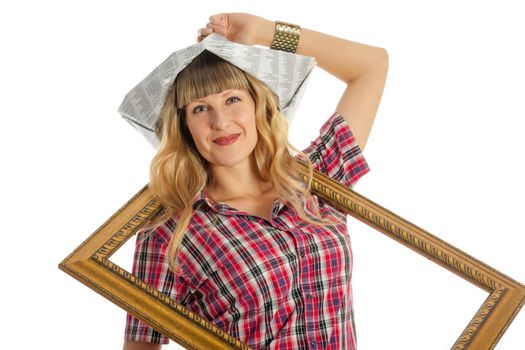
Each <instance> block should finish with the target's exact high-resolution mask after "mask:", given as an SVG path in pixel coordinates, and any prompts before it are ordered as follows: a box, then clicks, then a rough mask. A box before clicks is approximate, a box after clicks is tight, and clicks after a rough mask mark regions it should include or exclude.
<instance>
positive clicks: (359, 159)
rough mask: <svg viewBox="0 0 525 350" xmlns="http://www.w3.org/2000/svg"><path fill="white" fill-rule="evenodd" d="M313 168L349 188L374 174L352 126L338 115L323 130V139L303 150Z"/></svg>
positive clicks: (333, 116) (318, 138)
mask: <svg viewBox="0 0 525 350" xmlns="http://www.w3.org/2000/svg"><path fill="white" fill-rule="evenodd" d="M303 153H304V154H305V155H306V156H307V157H309V158H310V160H311V162H312V165H313V168H314V169H316V170H318V171H320V172H321V173H323V174H325V175H328V176H329V177H330V178H332V179H334V180H336V181H338V182H340V183H341V184H343V185H345V186H347V187H353V186H354V185H355V183H356V182H357V180H359V179H360V178H361V176H363V175H364V174H366V173H367V172H368V171H370V169H369V167H368V164H367V162H366V160H365V158H364V156H363V154H362V153H361V148H360V147H359V145H358V144H357V141H356V140H355V137H354V135H353V134H352V131H351V130H350V126H349V125H348V123H347V122H346V120H345V119H344V118H343V117H342V116H341V115H340V114H338V113H334V114H333V115H332V116H331V117H330V118H329V119H328V120H327V121H326V122H325V123H324V124H323V126H322V127H321V129H320V132H319V136H318V137H317V138H316V139H315V140H314V141H313V142H312V143H311V144H310V146H308V147H307V148H306V149H304V150H303Z"/></svg>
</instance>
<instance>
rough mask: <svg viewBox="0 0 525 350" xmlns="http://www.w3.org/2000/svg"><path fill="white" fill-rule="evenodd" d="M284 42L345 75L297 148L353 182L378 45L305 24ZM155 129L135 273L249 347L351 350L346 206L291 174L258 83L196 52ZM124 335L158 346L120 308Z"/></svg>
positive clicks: (379, 78)
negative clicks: (328, 108)
mask: <svg viewBox="0 0 525 350" xmlns="http://www.w3.org/2000/svg"><path fill="white" fill-rule="evenodd" d="M275 28H276V27H275V24H274V23H273V22H271V21H268V20H266V19H263V18H260V17H257V16H253V15H249V14H242V13H229V14H219V15H215V16H211V17H210V21H209V23H208V24H207V25H206V27H205V28H202V29H200V30H199V37H198V40H202V39H204V38H205V37H206V36H208V35H210V34H211V33H217V34H220V35H223V36H225V37H226V38H227V39H229V40H231V41H235V42H238V43H243V44H249V45H255V44H257V45H263V46H268V47H269V46H270V45H272V44H273V45H275V43H276V37H277V34H278V33H276V32H274V31H275V30H276V29H275ZM274 34H275V36H274ZM294 49H296V52H297V53H298V54H302V55H307V56H313V57H315V58H316V59H317V61H318V64H319V66H320V67H321V68H323V69H324V70H326V71H327V72H329V73H330V74H332V75H333V76H335V77H337V78H339V79H341V80H342V81H344V82H346V84H347V88H346V90H345V91H344V93H343V95H342V96H341V99H340V101H339V103H338V105H337V107H336V112H335V113H334V114H333V115H332V116H331V117H330V118H329V119H328V120H327V121H326V122H325V124H324V125H323V127H322V128H321V132H320V135H319V137H318V138H317V139H316V140H315V141H314V142H312V144H311V145H310V146H309V147H308V148H307V149H306V150H304V151H303V153H299V155H298V156H297V157H300V158H303V159H304V160H308V159H309V160H310V161H311V163H310V164H311V166H312V167H313V168H314V169H317V170H319V171H321V172H323V173H325V174H327V175H329V176H330V177H332V178H334V179H336V180H338V181H340V182H341V183H343V184H345V185H347V186H352V185H354V184H355V182H356V181H357V180H358V179H359V178H360V177H361V176H362V175H364V174H365V173H366V172H367V171H368V166H367V164H366V162H365V160H364V158H363V156H362V154H361V150H362V149H363V148H364V147H365V145H366V142H367V139H368V135H369V133H370V129H371V127H372V124H373V120H374V118H375V115H376V112H377V108H378V106H379V102H380V100H381V95H382V92H383V88H384V84H385V80H386V75H387V70H388V56H387V53H386V51H385V50H384V49H382V48H378V47H372V46H368V45H364V44H360V43H356V42H352V41H347V40H343V39H339V38H336V37H333V36H329V35H326V34H322V33H318V32H315V31H312V30H308V29H304V28H302V29H301V33H300V40H299V43H298V46H297V47H296V48H294ZM350 127H351V131H350ZM159 130H161V132H162V138H161V144H160V147H159V151H158V154H157V155H156V156H155V158H154V159H153V161H152V166H151V182H150V186H151V188H152V191H153V192H154V193H155V194H156V195H157V196H158V197H159V199H160V200H161V202H162V203H163V206H164V208H166V210H165V212H164V214H163V215H162V216H161V217H160V218H159V219H158V220H157V222H156V223H155V225H152V226H151V227H152V228H150V229H149V230H146V231H144V232H141V233H139V234H138V237H137V239H138V240H137V248H136V253H135V262H134V267H133V271H134V273H135V274H137V275H138V276H139V277H140V278H141V279H143V280H144V281H145V282H147V283H149V284H151V285H152V286H154V287H155V288H157V289H159V290H160V291H162V292H164V293H166V294H168V295H170V296H171V297H172V298H173V299H174V300H176V301H177V302H178V303H180V304H183V305H185V306H187V307H188V308H190V309H191V310H193V311H195V312H197V313H199V314H200V315H202V316H203V317H204V318H206V319H208V320H209V321H210V322H213V323H214V324H215V325H216V326H218V327H219V328H222V329H224V330H225V331H227V332H228V333H229V334H231V335H232V336H234V337H236V338H239V339H240V340H242V341H243V342H245V343H246V344H247V345H249V346H250V347H252V348H253V349H263V348H264V349H317V348H320V349H354V348H355V347H356V340H355V327H354V322H353V313H352V292H351V284H350V277H351V268H352V256H351V249H350V241H349V237H348V234H347V231H346V221H345V215H344V214H343V213H340V212H338V211H337V210H336V209H334V208H332V207H330V206H329V205H328V204H326V203H324V202H323V201H322V200H321V199H319V198H317V197H316V196H312V195H309V193H308V188H306V187H305V186H303V185H301V183H300V182H299V181H298V179H297V178H296V177H295V176H294V174H295V169H294V167H293V164H294V163H293V157H292V155H291V153H290V150H291V148H290V147H289V145H288V144H287V126H286V122H285V121H284V119H283V117H282V115H281V114H280V113H279V111H278V108H277V102H276V99H275V97H274V96H273V94H272V93H271V91H270V89H269V88H268V87H266V86H265V85H264V84H263V83H261V82H260V81H258V80H257V79H255V78H253V77H251V76H249V75H248V74H245V73H243V72H242V71H241V70H239V69H236V68H235V67H234V66H232V65H229V64H228V63H227V62H225V61H223V60H221V59H219V58H218V57H216V56H214V55H213V54H210V53H204V54H201V55H199V56H198V57H197V58H196V59H195V60H194V61H193V62H192V63H191V64H190V65H189V66H188V67H187V68H186V69H185V70H184V71H183V72H181V73H180V74H179V75H178V76H177V78H176V79H175V82H174V85H173V88H172V91H170V93H169V94H168V97H167V99H166V102H165V104H164V108H163V111H162V119H161V123H160V125H159ZM305 156H306V157H305ZM125 339H126V340H125V343H124V349H126V350H130V349H160V347H161V345H160V344H163V343H167V341H168V339H167V338H166V337H164V336H162V335H161V334H159V333H158V332H156V331H154V330H153V329H151V328H150V327H148V326H147V325H146V324H145V323H143V322H141V321H139V320H137V319H135V318H134V317H132V316H131V315H128V319H127V326H126V338H125Z"/></svg>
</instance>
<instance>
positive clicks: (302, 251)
mask: <svg viewBox="0 0 525 350" xmlns="http://www.w3.org/2000/svg"><path fill="white" fill-rule="evenodd" d="M299 253H300V254H301V258H304V256H305V255H306V254H305V253H304V249H303V248H301V250H299Z"/></svg>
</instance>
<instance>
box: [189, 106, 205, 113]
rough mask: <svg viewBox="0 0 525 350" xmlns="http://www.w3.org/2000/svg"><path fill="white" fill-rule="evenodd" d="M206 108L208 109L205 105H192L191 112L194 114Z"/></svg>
mask: <svg viewBox="0 0 525 350" xmlns="http://www.w3.org/2000/svg"><path fill="white" fill-rule="evenodd" d="M207 110H208V107H206V106H205V105H198V106H195V107H193V109H192V112H193V114H195V113H200V112H204V111H207Z"/></svg>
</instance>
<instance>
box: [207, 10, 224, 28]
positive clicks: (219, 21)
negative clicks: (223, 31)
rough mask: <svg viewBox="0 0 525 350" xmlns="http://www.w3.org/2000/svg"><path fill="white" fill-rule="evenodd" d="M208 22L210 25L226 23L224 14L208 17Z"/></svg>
mask: <svg viewBox="0 0 525 350" xmlns="http://www.w3.org/2000/svg"><path fill="white" fill-rule="evenodd" d="M209 21H210V23H211V24H223V25H224V23H225V22H226V15H225V14H224V13H219V14H216V15H213V16H210V18H209Z"/></svg>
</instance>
